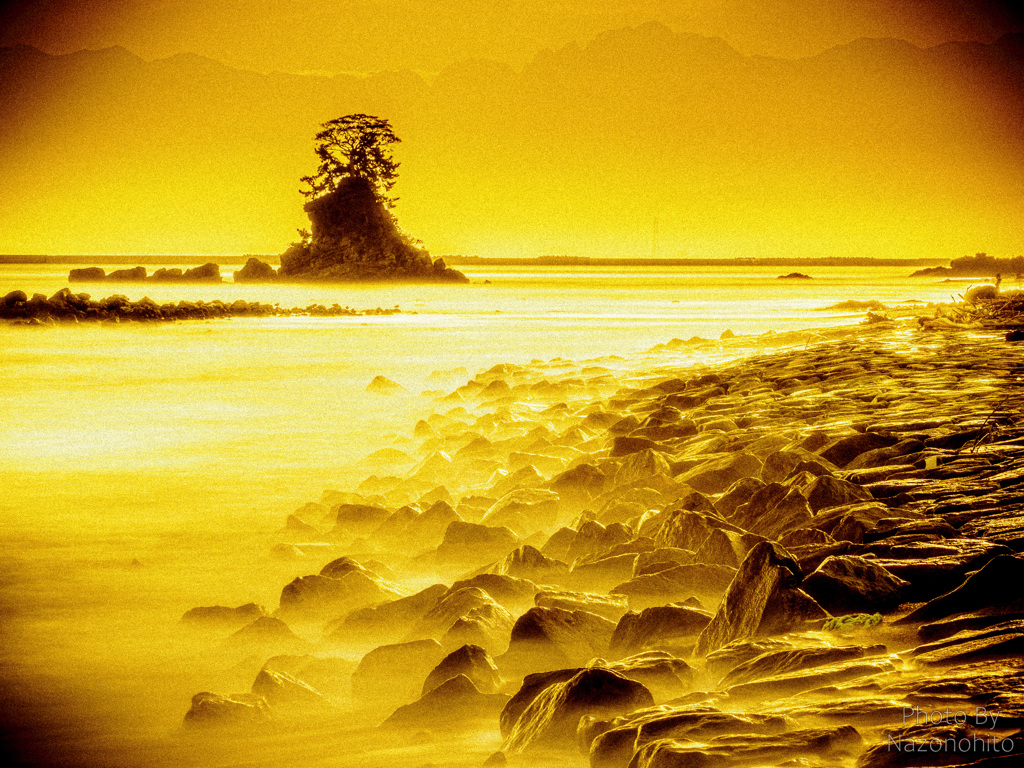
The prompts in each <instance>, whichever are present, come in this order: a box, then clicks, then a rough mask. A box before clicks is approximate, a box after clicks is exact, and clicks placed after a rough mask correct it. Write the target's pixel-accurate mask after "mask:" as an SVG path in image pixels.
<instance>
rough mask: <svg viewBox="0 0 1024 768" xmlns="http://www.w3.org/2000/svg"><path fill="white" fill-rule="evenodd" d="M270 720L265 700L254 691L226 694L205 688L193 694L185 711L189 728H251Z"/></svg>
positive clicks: (186, 723) (186, 724)
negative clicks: (189, 705)
mask: <svg viewBox="0 0 1024 768" xmlns="http://www.w3.org/2000/svg"><path fill="white" fill-rule="evenodd" d="M269 722H270V708H269V707H268V706H267V701H266V699H264V698H263V697H262V696H257V695H256V694H252V693H233V694H231V695H229V696H225V695H223V694H219V693H210V692H209V691H203V692H202V693H197V694H196V695H195V696H193V697H192V706H191V707H190V708H189V710H188V712H186V713H185V726H186V727H187V728H210V727H214V728H252V727H254V726H255V727H259V726H263V725H266V724H267V723H269Z"/></svg>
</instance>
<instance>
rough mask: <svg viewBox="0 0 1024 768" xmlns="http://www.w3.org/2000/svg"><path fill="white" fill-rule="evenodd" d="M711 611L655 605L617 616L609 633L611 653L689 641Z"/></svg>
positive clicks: (632, 651)
mask: <svg viewBox="0 0 1024 768" xmlns="http://www.w3.org/2000/svg"><path fill="white" fill-rule="evenodd" d="M711 618H712V616H711V614H710V613H708V612H707V611H703V610H701V609H699V608H694V607H692V606H689V605H657V606H653V607H651V608H646V609H644V610H643V611H640V612H639V613H637V612H636V611H630V612H629V613H627V614H626V615H624V616H623V617H622V618H621V619H619V623H618V624H617V625H616V627H615V632H614V634H612V639H611V646H610V649H611V651H612V653H636V652H637V651H644V650H647V649H648V648H666V647H672V646H678V645H686V644H693V642H695V641H696V639H697V637H698V636H699V635H700V633H701V632H703V631H704V627H706V626H707V625H708V624H709V623H710V622H711Z"/></svg>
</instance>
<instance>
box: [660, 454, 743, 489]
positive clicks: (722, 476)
mask: <svg viewBox="0 0 1024 768" xmlns="http://www.w3.org/2000/svg"><path fill="white" fill-rule="evenodd" d="M760 473H761V461H760V459H758V458H757V457H756V456H754V455H752V454H749V453H746V452H744V451H736V452H734V453H727V454H723V455H721V456H718V457H716V458H713V459H710V460H708V461H706V462H704V463H702V464H700V465H698V466H696V467H694V468H693V469H691V470H688V471H686V472H683V473H682V474H681V475H678V476H677V477H676V479H677V480H679V481H680V482H682V483H685V484H686V485H688V486H690V487H691V488H693V489H694V490H696V491H699V492H700V493H706V494H714V493H723V492H724V491H726V490H727V489H728V488H729V486H731V485H732V484H733V483H735V482H736V481H738V480H741V479H743V478H745V477H758V476H759V475H760Z"/></svg>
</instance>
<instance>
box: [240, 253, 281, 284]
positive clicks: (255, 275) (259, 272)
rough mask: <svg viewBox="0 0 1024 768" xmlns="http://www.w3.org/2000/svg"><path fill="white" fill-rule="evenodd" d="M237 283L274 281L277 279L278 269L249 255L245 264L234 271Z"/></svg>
mask: <svg viewBox="0 0 1024 768" xmlns="http://www.w3.org/2000/svg"><path fill="white" fill-rule="evenodd" d="M234 279H235V282H236V283H272V282H274V281H275V280H277V270H275V269H274V268H273V267H272V266H270V265H269V264H267V263H266V262H265V261H260V260H259V259H257V258H255V257H252V256H251V257H249V259H248V260H247V261H246V262H245V266H244V267H242V268H241V269H239V270H236V271H235V272H234Z"/></svg>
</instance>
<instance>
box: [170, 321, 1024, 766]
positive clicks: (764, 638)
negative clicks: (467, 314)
mask: <svg viewBox="0 0 1024 768" xmlns="http://www.w3.org/2000/svg"><path fill="white" fill-rule="evenodd" d="M762 340H763V341H766V342H767V341H769V340H770V341H771V342H772V344H773V345H774V346H773V349H772V350H768V351H763V352H755V353H753V354H752V355H750V356H748V357H745V358H743V359H741V360H739V361H734V362H725V363H721V364H717V365H696V366H694V365H689V366H686V367H681V366H680V365H679V363H678V362H676V361H677V359H678V358H677V357H676V353H677V352H680V351H684V350H685V351H688V352H693V351H701V350H705V351H706V352H707V353H708V354H716V353H721V352H722V344H726V345H728V344H730V343H733V342H735V341H736V340H730V341H729V342H722V343H718V342H708V341H703V340H691V341H690V342H685V341H681V340H674V341H673V342H670V343H668V344H666V345H659V346H658V347H656V348H655V349H653V350H652V351H651V353H650V354H649V355H648V357H647V358H646V359H645V361H644V362H643V365H642V366H641V367H640V369H633V370H621V362H619V361H617V360H616V359H612V358H609V359H608V360H607V361H589V362H587V363H585V364H573V363H571V362H569V361H563V360H554V361H551V362H549V363H541V362H539V361H537V362H535V363H534V364H532V365H530V366H514V365H504V366H496V367H494V368H492V369H490V370H488V371H485V372H482V373H480V374H478V375H477V376H476V377H474V378H473V379H471V380H469V381H467V382H466V383H465V384H463V385H462V386H460V387H459V388H457V389H456V390H454V391H452V392H443V393H435V397H436V406H437V412H436V413H435V414H434V415H433V416H431V417H430V418H429V419H425V420H423V421H421V422H419V423H418V424H416V425H415V428H414V429H413V431H412V439H411V441H407V442H401V441H399V442H398V443H396V444H395V445H392V446H381V449H380V450H379V451H377V452H376V453H374V454H371V456H369V457H368V459H367V461H368V462H369V464H370V465H372V466H374V467H375V468H376V474H373V475H370V476H369V477H367V479H366V480H365V481H364V482H363V483H362V484H361V485H359V486H358V487H357V488H350V489H345V490H338V491H325V492H324V494H323V497H322V498H321V499H320V500H319V501H318V502H310V503H308V504H306V505H305V506H303V507H302V508H300V509H298V510H296V511H295V513H294V514H292V515H290V516H288V518H287V521H286V524H285V527H284V529H283V530H282V532H281V533H280V534H279V536H278V543H277V544H276V546H274V548H273V551H272V553H271V554H272V555H273V556H275V557H279V558H290V559H291V560H292V561H294V562H296V563H302V562H308V563H309V566H308V568H309V575H306V576H302V577H300V578H296V579H294V580H293V581H291V582H290V583H287V584H284V585H282V589H281V596H280V604H279V606H277V607H276V609H275V610H273V611H272V612H270V611H267V610H266V609H264V608H262V607H259V606H253V605H247V606H241V607H239V608H229V607H210V608H203V609H197V610H196V611H190V612H189V613H188V614H186V616H185V617H184V619H183V621H184V623H185V624H187V625H188V626H189V627H192V628H197V627H199V628H203V629H204V631H206V632H212V635H211V636H212V637H215V638H217V639H216V641H215V642H216V644H217V645H216V647H217V648H218V649H219V650H220V652H221V653H224V654H225V665H226V667H230V669H231V670H233V672H232V673H233V674H234V675H235V677H234V678H233V679H235V680H236V681H237V686H238V688H236V690H238V689H241V690H244V691H245V692H244V693H240V694H232V693H226V694H216V693H210V692H203V693H199V694H197V695H196V696H195V698H194V699H193V701H192V707H191V709H189V710H188V714H187V715H186V719H185V724H186V726H188V727H189V728H188V730H194V729H195V728H200V727H202V729H203V730H204V731H205V730H208V729H209V728H211V727H215V726H228V725H229V726H232V727H236V728H237V727H241V728H245V729H253V728H256V729H260V728H266V727H274V728H283V729H284V730H285V731H295V730H300V731H301V730H302V729H303V728H307V727H309V726H310V723H312V722H319V723H323V722H334V721H335V720H336V718H338V716H339V714H344V715H345V717H346V718H347V719H349V720H352V721H354V722H365V723H367V724H370V725H378V726H379V731H380V733H382V734H384V733H388V732H395V731H396V730H397V731H399V732H401V731H405V732H408V733H409V734H413V733H419V734H423V733H433V734H434V736H433V737H431V738H430V739H427V741H426V743H431V742H432V743H434V746H433V747H432V749H433V750H434V751H433V752H431V751H430V749H431V748H425V750H426V751H425V752H423V755H424V756H425V757H438V756H444V757H445V759H448V760H450V759H452V748H451V747H446V746H445V745H446V744H453V743H465V741H466V739H465V738H464V737H465V736H466V734H472V733H476V734H482V735H478V736H475V737H474V739H475V742H474V743H476V744H477V745H478V746H477V747H476V748H475V749H476V750H477V751H476V752H473V751H472V750H470V751H469V752H467V753H466V754H464V755H461V756H460V759H461V762H458V764H459V765H480V764H485V765H503V764H505V763H506V762H509V763H511V764H514V765H523V766H527V765H529V766H533V765H540V764H544V765H572V766H576V765H578V766H584V765H590V766H592V767H593V768H612V767H613V766H614V767H620V768H627V767H628V768H662V767H663V766H697V765H699V766H735V765H759V766H761V765H765V766H768V765H772V766H775V765H779V766H781V765H791V766H792V765H800V766H821V767H822V768H824V767H825V766H830V767H834V766H854V765H856V766H860V767H861V768H883V767H887V766H917V765H921V766H925V765H940V764H941V765H971V766H981V765H985V766H988V765H996V764H998V765H1000V766H1002V765H1006V766H1011V765H1016V764H1019V762H1015V761H1019V760H1020V755H1021V753H1022V752H1024V739H1022V734H1021V730H1020V729H1021V727H1022V724H1024V674H1022V669H1024V662H1022V655H1021V651H1022V650H1024V603H1022V602H1021V599H1020V596H1019V587H1018V585H1019V584H1020V579H1021V577H1022V576H1024V558H1022V557H1021V555H1020V553H1021V552H1022V551H1024V515H1022V514H1021V512H1020V509H1021V503H1022V502H1024V485H1022V484H1024V428H1022V427H1021V426H1020V419H1021V415H1022V413H1024V396H1022V394H1021V390H1020V389H1019V383H1020V376H1021V375H1022V374H1024V362H1022V360H1021V357H1020V350H1019V348H1018V347H1017V346H1016V345H1014V344H1008V343H1006V342H1005V341H1004V339H1003V336H1002V334H999V333H996V332H986V331H969V330H960V329H954V330H948V331H943V332H928V331H924V330H919V329H917V328H916V326H915V325H914V324H912V323H911V324H906V325H902V326H899V327H895V328H894V327H885V328H879V327H875V326H867V327H861V328H845V329H831V330H826V331H822V332H821V333H820V334H793V335H791V336H781V335H776V336H774V337H770V338H769V337H765V338H763V339H762ZM784 344H788V345H790V346H789V347H788V348H786V347H782V345H784ZM780 347H782V348H780ZM616 366H618V367H619V370H616ZM424 583H432V586H429V587H426V588H422V585H423V584H424ZM246 659H248V660H249V661H248V662H246V661H245V660H246ZM253 664H255V665H254V666H253ZM221 679H222V680H223V679H224V678H223V677H222V678H221ZM250 684H251V685H250ZM185 708H187V707H183V709H185ZM418 738H419V737H418ZM481 745H482V746H481ZM498 747H500V749H498ZM421 762H422V761H421Z"/></svg>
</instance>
